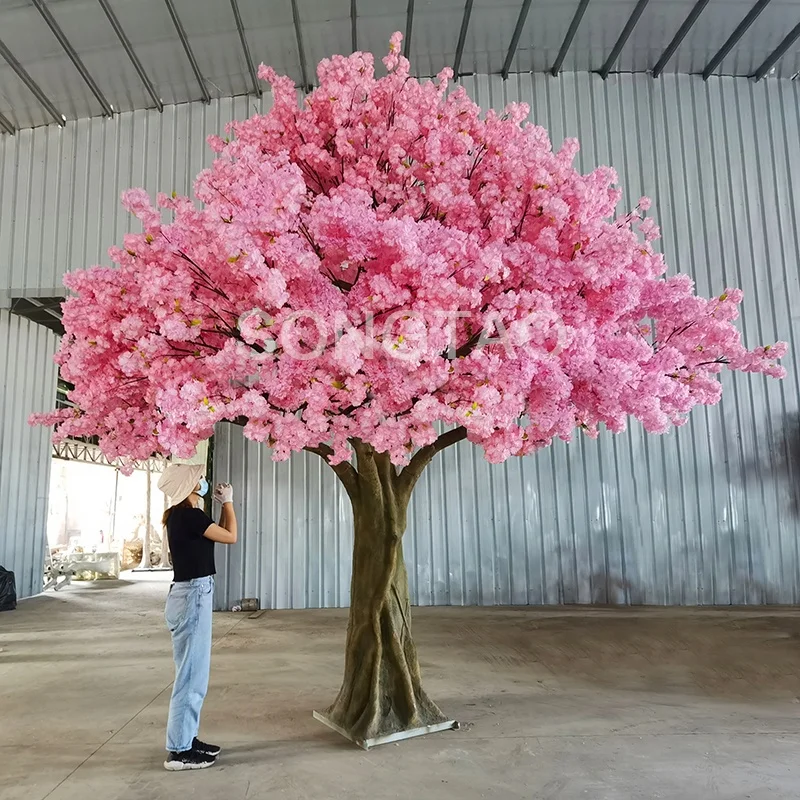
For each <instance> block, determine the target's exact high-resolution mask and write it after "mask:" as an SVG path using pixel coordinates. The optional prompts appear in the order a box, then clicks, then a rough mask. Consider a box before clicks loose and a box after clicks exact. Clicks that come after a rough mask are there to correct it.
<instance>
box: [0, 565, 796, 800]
mask: <svg viewBox="0 0 800 800" xmlns="http://www.w3.org/2000/svg"><path fill="white" fill-rule="evenodd" d="M166 591H167V582H166V579H165V577H164V575H163V574H162V575H155V574H147V575H145V576H144V577H140V576H137V579H136V580H135V581H133V580H125V581H121V582H113V583H96V584H84V585H76V586H73V587H70V588H67V589H65V590H64V591H63V592H60V593H59V594H57V595H54V594H52V593H48V595H47V596H43V597H38V598H34V599H32V600H26V601H23V602H22V603H20V605H19V608H18V610H17V611H14V612H7V613H3V614H0V798H2V800H43V798H48V800H67V799H69V800H73V798H75V799H77V798H81V800H85V799H86V798H88V799H89V800H117V799H119V800H158V799H159V798H170V799H172V798H176V797H180V798H200V799H201V800H204V799H205V798H209V799H210V798H222V799H223V800H244V798H248V800H260V799H261V798H264V799H266V798H304V799H305V798H308V800H312V799H313V800H339V798H342V799H343V798H348V800H350V799H353V800H357V798H369V800H385V799H386V800H388V798H402V800H412V799H413V800H439V799H440V798H459V800H473V799H475V800H477V798H504V799H505V798H508V799H509V800H511V799H512V798H526V800H529V799H531V798H536V800H544V799H545V798H546V799H547V800H551V799H555V798H564V799H565V800H573V798H575V799H577V798H588V799H589V800H606V799H608V800H611V799H612V798H613V799H614V800H616V799H617V798H619V799H620V800H623V799H624V800H631V799H632V798H648V800H649V798H674V799H675V800H692V799H693V798H698V800H700V798H702V800H706V799H707V798H725V800H733V799H734V798H735V799H736V800H739V799H740V798H741V800H745V799H746V798H752V800H761V798H770V799H773V798H787V799H788V798H792V800H796V798H798V797H800V758H798V754H799V753H800V719H799V718H798V712H800V697H798V696H799V695H800V638H799V637H800V611H794V610H771V609H770V610H766V609H757V610H746V611H738V610H735V611H730V610H706V611H698V610H656V609H642V610H630V609H572V608H570V609H538V608H519V609H464V608H438V609H418V610H416V616H415V620H416V621H415V630H416V637H417V642H418V646H419V650H420V656H421V660H422V666H423V671H424V676H425V682H426V685H427V688H428V691H429V693H430V694H431V695H432V696H433V697H434V698H436V699H437V700H438V701H439V703H440V705H441V706H442V708H444V709H445V710H446V711H447V712H448V713H450V714H452V715H453V716H454V717H455V718H456V719H458V720H459V721H460V722H461V723H462V729H461V730H459V731H455V732H450V733H442V734H435V735H433V736H429V737H426V738H422V739H417V740H413V741H407V742H404V743H401V744H399V745H386V746H383V747H381V748H376V749H373V750H371V751H369V752H363V751H361V750H359V749H357V748H355V747H354V746H352V745H350V744H348V743H347V742H345V741H343V740H341V739H339V738H338V737H337V736H336V734H334V733H332V732H331V731H329V730H327V729H326V728H324V727H323V726H321V725H320V724H319V723H317V722H315V721H314V720H313V719H312V717H311V711H312V710H313V709H315V708H323V707H324V706H325V705H326V704H328V703H329V702H330V701H331V700H332V699H333V697H334V694H335V692H336V690H337V688H338V680H339V677H340V670H341V658H342V646H343V641H344V630H345V620H346V612H345V611H281V612H266V613H264V614H262V615H261V616H260V617H259V618H257V619H251V618H250V617H249V616H248V615H247V614H218V615H215V618H214V631H215V644H214V656H213V666H212V679H211V688H210V691H209V696H208V699H207V701H206V706H205V712H204V716H203V729H202V734H203V735H204V736H205V737H206V738H207V739H209V740H211V741H214V742H219V743H220V744H222V745H224V746H225V748H226V749H225V752H224V753H223V756H222V758H221V759H220V762H219V764H218V765H217V766H215V767H213V768H212V769H210V770H206V771H204V772H198V773H176V774H170V773H167V772H165V771H164V770H163V768H162V767H161V762H162V761H163V756H164V753H163V751H162V747H163V737H164V724H165V719H166V713H167V704H168V701H169V693H170V682H171V680H172V663H171V659H170V648H169V637H168V634H167V632H166V630H165V629H164V626H163V619H162V604H163V599H164V596H165V594H166Z"/></svg>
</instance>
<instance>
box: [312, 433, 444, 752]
mask: <svg viewBox="0 0 800 800" xmlns="http://www.w3.org/2000/svg"><path fill="white" fill-rule="evenodd" d="M358 467H359V468H358V473H359V474H358V477H359V490H358V492H357V493H356V494H353V495H351V500H352V504H353V521H354V525H355V540H354V548H353V577H352V583H351V590H350V593H351V594H350V618H349V622H348V627H347V645H346V651H345V667H344V680H343V682H342V688H341V689H340V690H339V695H338V697H337V698H336V700H335V702H334V703H333V705H332V706H331V707H330V708H329V709H327V711H325V712H324V716H325V717H327V719H328V720H329V721H330V722H332V723H333V724H335V725H336V726H338V727H339V728H341V729H342V730H343V731H344V732H345V733H346V734H347V735H348V736H349V737H351V738H352V739H353V740H355V741H356V742H359V743H363V742H364V741H366V740H370V739H374V738H375V737H380V736H387V735H390V734H393V733H400V732H403V731H409V730H412V729H414V728H422V727H426V726H429V725H435V724H437V723H443V722H445V721H446V719H447V718H446V717H445V716H444V714H443V713H442V712H441V711H440V710H439V708H438V707H437V706H436V704H435V703H434V702H433V701H432V700H431V699H430V698H429V697H428V695H427V694H426V693H425V690H424V689H423V688H422V685H421V679H420V670H419V661H418V660H417V650H416V647H415V646H414V640H413V638H412V635H411V605H410V602H409V597H408V574H407V572H406V566H405V562H404V560H403V546H402V536H403V533H404V532H405V527H406V508H407V506H408V500H409V497H410V491H404V490H403V487H402V486H401V485H400V484H399V482H398V480H397V477H398V476H397V473H396V471H395V469H394V467H393V466H392V465H391V464H390V463H389V461H388V458H387V457H386V456H385V455H382V454H376V453H374V452H373V451H371V450H370V449H368V448H365V449H362V450H361V451H360V452H359V465H358Z"/></svg>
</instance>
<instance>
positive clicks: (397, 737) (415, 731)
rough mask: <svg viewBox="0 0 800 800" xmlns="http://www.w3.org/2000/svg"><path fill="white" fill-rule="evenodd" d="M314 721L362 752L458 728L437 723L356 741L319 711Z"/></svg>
mask: <svg viewBox="0 0 800 800" xmlns="http://www.w3.org/2000/svg"><path fill="white" fill-rule="evenodd" d="M314 719H315V720H317V721H318V722H321V723H322V724H323V725H327V726H328V727H329V728H330V729H331V730H332V731H336V733H338V734H340V735H341V736H344V738H345V739H347V740H348V741H351V742H353V744H357V745H358V746H359V747H360V748H361V749H362V750H369V749H370V748H371V747H377V746H378V745H379V744H391V743H392V742H400V741H402V740H403V739H413V738H415V737H417V736H425V735H426V734H428V733H438V732H439V731H453V730H458V727H459V726H458V723H457V722H456V721H455V720H449V721H448V722H437V723H436V724H435V725H423V726H422V727H421V728H409V729H408V730H407V731H398V732H397V733H389V734H387V735H386V736H376V737H374V738H373V739H356V738H355V737H353V736H352V735H351V734H349V733H348V732H347V731H346V730H345V729H344V728H341V727H339V726H338V725H337V724H336V723H335V722H332V721H331V720H330V719H328V717H326V716H325V714H322V713H320V712H319V711H315V712H314Z"/></svg>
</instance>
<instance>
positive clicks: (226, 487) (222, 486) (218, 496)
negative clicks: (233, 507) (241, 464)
mask: <svg viewBox="0 0 800 800" xmlns="http://www.w3.org/2000/svg"><path fill="white" fill-rule="evenodd" d="M214 499H215V500H216V501H217V502H218V503H223V504H224V503H232V502H233V486H231V485H230V484H229V483H218V484H217V485H216V486H215V487H214Z"/></svg>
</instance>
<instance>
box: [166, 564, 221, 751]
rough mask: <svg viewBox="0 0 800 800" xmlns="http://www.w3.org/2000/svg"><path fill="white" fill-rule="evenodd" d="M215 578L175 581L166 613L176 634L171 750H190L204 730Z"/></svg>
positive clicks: (173, 633)
mask: <svg viewBox="0 0 800 800" xmlns="http://www.w3.org/2000/svg"><path fill="white" fill-rule="evenodd" d="M213 595H214V577H213V575H209V576H208V577H206V578H194V579H192V580H190V581H180V582H179V583H173V584H172V586H170V588H169V594H168V595H167V606H166V608H165V609H164V616H165V618H166V620H167V627H168V628H169V632H170V634H172V653H173V656H174V658H175V683H174V684H173V686H172V699H171V700H170V702H169V722H168V723H167V750H169V751H171V752H176V753H180V752H182V751H183V750H189V749H190V748H191V746H192V740H193V739H194V737H195V736H197V733H198V731H199V729H200V710H201V709H202V708H203V700H204V699H205V696H206V691H207V690H208V673H209V670H210V669H211V607H212V606H211V601H212V598H213Z"/></svg>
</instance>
